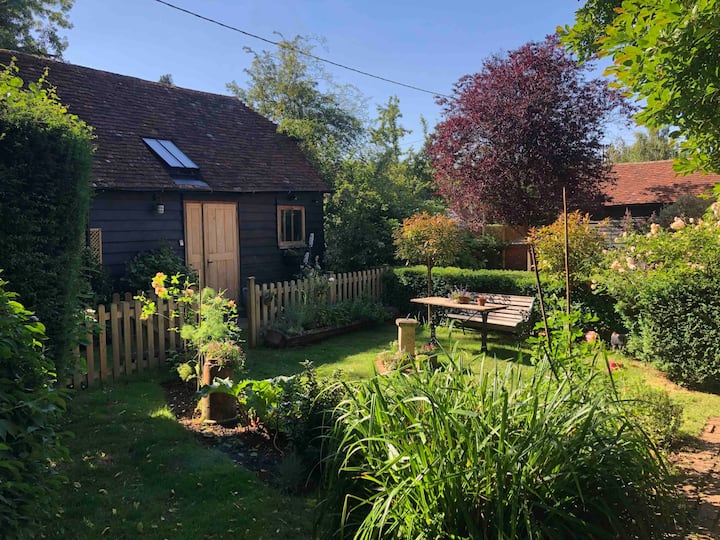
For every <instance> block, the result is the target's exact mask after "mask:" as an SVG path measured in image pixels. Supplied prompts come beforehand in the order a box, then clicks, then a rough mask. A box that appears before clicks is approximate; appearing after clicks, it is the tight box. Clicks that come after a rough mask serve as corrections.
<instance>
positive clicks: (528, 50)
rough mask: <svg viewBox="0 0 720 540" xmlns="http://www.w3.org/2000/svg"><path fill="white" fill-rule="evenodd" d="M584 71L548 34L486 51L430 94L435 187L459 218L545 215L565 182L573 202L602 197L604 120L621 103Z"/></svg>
mask: <svg viewBox="0 0 720 540" xmlns="http://www.w3.org/2000/svg"><path fill="white" fill-rule="evenodd" d="M588 70H589V68H588V66H587V65H585V66H581V65H579V64H578V63H577V62H576V61H575V60H574V59H573V58H572V57H571V56H570V55H569V54H568V53H567V52H566V51H565V50H564V49H563V48H561V47H560V45H559V43H558V39H557V38H556V37H555V36H549V37H548V38H546V40H545V41H543V42H533V43H528V44H526V45H524V46H522V47H520V48H519V49H517V50H514V51H510V52H509V53H507V54H506V55H498V56H494V57H492V58H490V59H489V60H487V61H485V62H484V64H483V67H482V70H481V71H480V72H479V73H476V74H474V75H466V76H465V77H462V78H461V79H460V80H459V81H458V82H457V83H456V84H455V87H454V89H453V95H452V96H451V97H449V98H442V99H439V100H438V102H439V103H440V105H442V107H443V113H442V114H443V117H442V120H441V122H440V123H439V124H438V125H437V126H436V128H435V133H434V135H433V137H432V143H431V145H430V148H429V156H430V160H431V163H432V165H433V166H434V167H435V171H436V174H435V181H436V184H437V187H438V189H439V191H440V193H441V195H442V196H443V197H444V198H445V199H446V200H447V202H448V203H449V205H450V206H451V208H452V209H453V210H454V211H455V212H456V213H457V214H458V215H459V216H461V217H462V218H463V220H464V221H465V222H467V223H468V224H470V225H473V226H480V225H481V224H482V223H483V222H484V221H485V220H497V221H501V222H505V223H509V224H520V225H536V224H544V223H549V222H551V221H553V219H555V217H556V216H557V214H558V213H559V211H560V209H561V207H562V195H561V194H562V188H563V187H565V188H567V192H568V201H569V204H570V205H571V206H572V207H573V208H576V209H581V210H591V209H592V208H594V207H595V206H598V205H599V204H601V203H602V201H603V198H604V195H603V190H602V188H603V184H604V182H606V181H607V179H608V171H609V165H608V164H607V163H604V162H603V160H602V155H601V140H602V137H603V135H604V121H605V120H606V119H607V117H608V115H609V114H610V113H611V112H613V111H614V110H616V109H617V108H618V107H620V108H623V107H627V104H626V103H625V102H624V100H623V98H622V96H621V94H620V93H619V92H618V91H615V90H612V89H610V88H608V86H607V84H606V83H605V82H603V81H601V80H587V79H586V74H587V72H588Z"/></svg>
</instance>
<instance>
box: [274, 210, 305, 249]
mask: <svg viewBox="0 0 720 540" xmlns="http://www.w3.org/2000/svg"><path fill="white" fill-rule="evenodd" d="M277 231H278V246H279V247H280V248H281V249H282V248H289V247H295V246H304V245H305V207H304V206H289V205H283V206H278V207H277Z"/></svg>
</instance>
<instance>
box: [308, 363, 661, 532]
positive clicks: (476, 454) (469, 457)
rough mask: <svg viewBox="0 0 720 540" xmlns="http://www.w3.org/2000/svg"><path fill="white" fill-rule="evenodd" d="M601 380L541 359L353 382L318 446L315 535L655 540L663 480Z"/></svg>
mask: <svg viewBox="0 0 720 540" xmlns="http://www.w3.org/2000/svg"><path fill="white" fill-rule="evenodd" d="M538 356H541V355H538ZM608 376H609V375H608V372H607V371H604V372H603V371H598V370H587V371H580V372H571V373H570V374H569V375H568V376H564V375H562V374H561V375H559V376H555V375H554V374H553V370H552V369H551V364H550V362H549V361H548V359H547V357H545V359H544V360H540V361H539V363H538V364H537V366H536V369H535V370H534V372H533V373H532V374H526V375H523V373H522V372H521V370H520V369H518V368H517V367H509V368H508V369H507V370H506V371H505V372H504V373H503V372H500V371H499V370H498V368H497V367H496V368H495V369H494V370H493V369H490V370H485V369H483V370H482V371H481V374H480V375H468V374H466V373H464V372H463V371H461V370H460V369H459V368H458V367H456V366H455V365H454V361H451V362H450V364H449V365H448V367H447V369H445V370H437V371H418V372H413V373H410V374H397V373H393V374H390V375H387V376H382V377H375V378H373V379H371V380H370V381H367V382H365V383H363V384H361V385H359V386H358V387H357V388H354V389H353V392H352V394H351V395H349V396H348V397H347V398H346V399H345V400H344V401H343V402H342V403H341V404H340V406H339V407H338V412H339V413H340V417H339V420H338V422H337V423H336V424H335V428H334V430H333V431H332V433H331V435H330V436H329V438H328V444H329V445H330V447H331V448H332V450H333V452H331V454H330V457H329V458H328V460H327V463H326V471H325V475H324V482H325V488H326V489H327V496H326V499H325V501H324V504H323V505H322V506H321V508H320V512H321V515H320V517H319V520H320V522H321V525H323V527H324V529H325V530H324V532H325V537H328V538H330V537H333V538H335V537H342V538H598V539H599V538H635V537H640V538H660V537H661V536H662V534H663V532H664V529H665V528H670V527H671V525H672V519H673V518H672V516H673V511H672V507H671V505H670V503H671V501H672V498H671V494H672V493H673V488H672V479H671V477H670V474H669V472H668V469H667V467H666V461H665V460H664V458H663V457H662V455H661V454H660V453H659V452H658V451H657V450H656V448H654V447H653V445H652V444H651V443H649V442H648V439H647V437H646V435H645V434H644V433H643V431H642V429H641V427H640V426H639V425H638V424H637V423H635V422H634V421H633V420H632V417H631V416H629V415H628V414H627V413H626V403H625V402H624V401H622V400H621V399H619V398H618V397H617V395H616V394H615V393H614V392H613V390H612V385H610V384H609V383H608V380H607V377H608Z"/></svg>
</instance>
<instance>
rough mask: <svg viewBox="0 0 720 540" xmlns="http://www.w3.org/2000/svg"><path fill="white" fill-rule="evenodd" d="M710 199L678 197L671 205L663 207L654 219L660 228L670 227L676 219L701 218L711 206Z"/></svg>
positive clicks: (687, 196) (692, 196)
mask: <svg viewBox="0 0 720 540" xmlns="http://www.w3.org/2000/svg"><path fill="white" fill-rule="evenodd" d="M712 202H713V201H712V199H709V198H707V197H698V196H697V195H680V196H679V197H678V198H677V200H676V201H675V202H674V203H673V204H669V205H667V206H664V207H663V208H662V209H661V210H660V212H659V213H658V215H657V218H655V223H658V224H659V225H660V226H661V227H662V228H664V229H666V228H668V227H670V225H671V224H672V222H673V221H674V220H675V218H676V217H681V218H683V219H684V220H686V221H687V220H689V219H690V218H695V219H697V218H701V217H702V216H703V214H705V212H706V211H707V209H708V207H709V206H710V205H711V204H712Z"/></svg>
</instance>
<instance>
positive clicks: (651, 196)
mask: <svg viewBox="0 0 720 540" xmlns="http://www.w3.org/2000/svg"><path fill="white" fill-rule="evenodd" d="M672 163H673V162H672V160H665V161H644V162H640V163H616V164H615V165H613V168H612V170H613V173H614V176H615V179H616V183H615V185H611V186H609V187H608V188H607V195H608V197H609V198H610V200H609V201H608V202H606V203H605V206H626V205H633V204H670V203H673V202H675V201H676V200H677V198H678V197H680V196H681V195H699V194H701V193H707V192H709V191H711V190H712V187H713V185H714V184H716V183H720V175H718V174H702V173H693V174H689V175H687V176H676V173H675V171H674V170H673V168H672Z"/></svg>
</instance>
